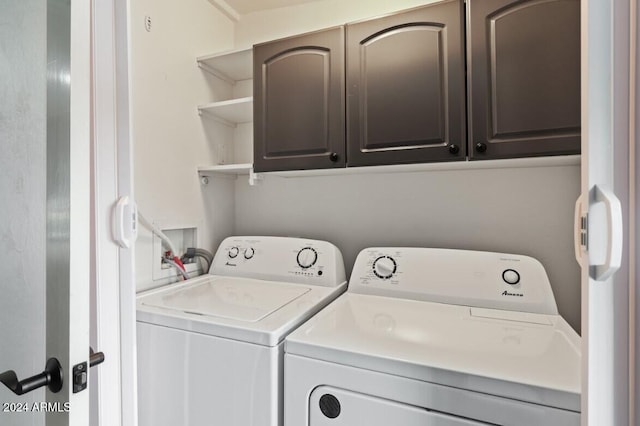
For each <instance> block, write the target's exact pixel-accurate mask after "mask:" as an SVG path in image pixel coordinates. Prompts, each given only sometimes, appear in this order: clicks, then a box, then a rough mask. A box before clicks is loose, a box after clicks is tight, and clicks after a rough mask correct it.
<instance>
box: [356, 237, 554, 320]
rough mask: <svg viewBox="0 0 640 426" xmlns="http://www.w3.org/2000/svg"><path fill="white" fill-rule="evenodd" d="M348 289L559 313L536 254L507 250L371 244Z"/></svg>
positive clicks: (361, 254) (487, 306)
mask: <svg viewBox="0 0 640 426" xmlns="http://www.w3.org/2000/svg"><path fill="white" fill-rule="evenodd" d="M348 291H350V292H353V293H363V294H374V295H380V296H390V297H399V298H404V299H414V300H424V301H431V302H439V303H447V304H453V305H465V306H472V307H480V308H490V309H503V310H512V311H519V312H531V313H538V314H549V315H555V314H557V313H558V309H557V306H556V302H555V298H554V296H553V292H552V290H551V284H550V283H549V279H548V277H547V273H546V271H545V270H544V267H543V266H542V264H541V263H540V262H539V261H537V260H536V259H534V258H532V257H528V256H521V255H515V254H506V253H492V252H482V251H471V250H451V249H433V248H416V247H372V248H367V249H365V250H362V251H361V252H360V254H359V255H358V257H357V259H356V262H355V265H354V267H353V272H352V274H351V279H350V280H349V289H348Z"/></svg>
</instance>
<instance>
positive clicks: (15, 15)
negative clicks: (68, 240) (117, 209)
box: [0, 0, 47, 426]
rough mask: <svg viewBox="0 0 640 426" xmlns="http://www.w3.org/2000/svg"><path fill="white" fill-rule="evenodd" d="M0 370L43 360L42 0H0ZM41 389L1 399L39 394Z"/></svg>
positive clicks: (22, 421)
mask: <svg viewBox="0 0 640 426" xmlns="http://www.w3.org/2000/svg"><path fill="white" fill-rule="evenodd" d="M0 10H1V11H2V12H1V13H0V99H1V100H2V101H1V102H0V144H1V145H0V149H1V152H2V155H0V200H1V202H2V207H0V256H2V262H0V276H1V277H2V279H1V280H0V295H1V296H0V312H1V313H2V314H1V315H2V316H1V318H2V326H0V342H2V344H1V345H0V347H1V348H2V349H1V350H0V371H4V370H7V369H13V370H16V372H17V373H18V377H19V378H23V377H26V376H30V375H32V374H35V373H37V372H39V371H41V370H42V369H43V368H44V363H45V316H44V314H45V308H44V306H45V223H46V222H45V214H46V210H45V207H46V205H45V202H46V138H45V137H46V108H45V99H46V80H45V76H46V66H47V64H46V2H45V1H43V0H21V1H14V0H1V1H0ZM43 400H44V391H43V390H42V389H40V390H37V391H35V392H32V393H30V394H29V395H25V396H22V397H17V396H15V395H13V394H12V393H11V392H10V391H8V390H7V389H6V388H4V386H1V387H0V402H10V401H13V402H23V403H24V402H29V403H31V402H34V401H43ZM0 424H1V425H3V426H14V425H15V426H17V425H20V426H24V425H43V424H44V416H43V415H42V414H41V413H29V414H25V413H14V414H8V413H4V412H1V411H0Z"/></svg>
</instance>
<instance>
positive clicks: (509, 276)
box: [502, 269, 520, 285]
mask: <svg viewBox="0 0 640 426" xmlns="http://www.w3.org/2000/svg"><path fill="white" fill-rule="evenodd" d="M502 279H503V280H504V282H505V283H507V284H511V285H516V284H518V283H519V282H520V274H519V273H518V272H517V271H516V270H514V269H505V271H504V272H503V273H502Z"/></svg>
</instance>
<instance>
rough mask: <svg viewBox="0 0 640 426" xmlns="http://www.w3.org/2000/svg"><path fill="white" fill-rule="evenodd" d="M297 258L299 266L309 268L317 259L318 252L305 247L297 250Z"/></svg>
mask: <svg viewBox="0 0 640 426" xmlns="http://www.w3.org/2000/svg"><path fill="white" fill-rule="evenodd" d="M297 260H298V265H300V267H301V268H303V269H307V268H311V267H312V266H313V265H315V264H316V261H317V260H318V252H317V251H315V249H313V248H312V247H305V248H303V249H302V250H300V251H299V252H298V257H297Z"/></svg>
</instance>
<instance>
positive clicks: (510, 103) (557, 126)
mask: <svg viewBox="0 0 640 426" xmlns="http://www.w3.org/2000/svg"><path fill="white" fill-rule="evenodd" d="M467 5H468V10H467V17H468V18H467V19H468V28H467V37H468V39H467V45H468V47H467V49H468V57H467V62H468V71H469V73H468V75H469V95H470V101H469V109H470V111H469V128H470V129H471V131H470V140H469V143H470V145H471V149H470V151H471V152H470V157H471V158H472V159H476V160H477V159H484V158H507V157H527V156H538V155H554V154H576V153H579V152H580V1H579V0H525V1H523V0H516V1H514V0H470V1H468V2H467Z"/></svg>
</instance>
